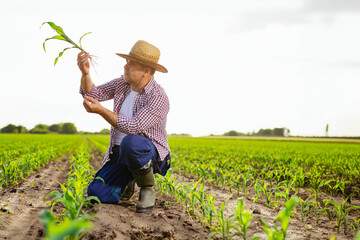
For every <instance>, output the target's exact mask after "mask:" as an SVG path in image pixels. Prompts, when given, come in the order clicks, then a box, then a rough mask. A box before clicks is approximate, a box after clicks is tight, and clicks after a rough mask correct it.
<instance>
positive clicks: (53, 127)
mask: <svg viewBox="0 0 360 240" xmlns="http://www.w3.org/2000/svg"><path fill="white" fill-rule="evenodd" d="M49 130H50V132H57V133H58V132H60V130H61V124H59V123H58V124H53V125H51V126H50V127H49Z"/></svg>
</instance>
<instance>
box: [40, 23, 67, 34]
mask: <svg viewBox="0 0 360 240" xmlns="http://www.w3.org/2000/svg"><path fill="white" fill-rule="evenodd" d="M45 23H47V24H49V26H50V27H51V28H52V29H54V30H55V31H56V32H57V33H58V34H60V35H62V34H64V30H63V29H62V28H61V27H60V26H57V25H56V24H55V23H53V22H43V24H41V26H43V25H44V24H45Z"/></svg>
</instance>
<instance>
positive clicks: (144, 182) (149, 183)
mask: <svg viewBox="0 0 360 240" xmlns="http://www.w3.org/2000/svg"><path fill="white" fill-rule="evenodd" d="M133 175H134V178H135V181H136V183H137V185H138V186H139V187H140V194H139V201H138V202H137V205H136V212H138V213H142V212H146V211H149V210H151V209H152V208H153V207H154V205H155V190H154V185H155V178H154V174H153V171H152V169H151V171H149V172H148V173H146V174H145V175H138V174H133Z"/></svg>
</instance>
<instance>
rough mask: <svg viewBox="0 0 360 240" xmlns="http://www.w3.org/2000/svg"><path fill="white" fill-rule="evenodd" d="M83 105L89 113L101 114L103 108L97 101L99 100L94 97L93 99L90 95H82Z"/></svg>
mask: <svg viewBox="0 0 360 240" xmlns="http://www.w3.org/2000/svg"><path fill="white" fill-rule="evenodd" d="M83 105H84V107H85V109H86V111H87V112H89V113H98V114H101V112H102V111H103V109H104V107H103V106H102V105H101V104H100V103H99V101H97V100H96V99H94V98H92V97H87V96H85V97H84V102H83Z"/></svg>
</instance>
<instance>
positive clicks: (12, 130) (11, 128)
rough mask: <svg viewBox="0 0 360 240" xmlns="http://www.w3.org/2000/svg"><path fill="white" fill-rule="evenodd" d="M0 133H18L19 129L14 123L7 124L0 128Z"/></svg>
mask: <svg viewBox="0 0 360 240" xmlns="http://www.w3.org/2000/svg"><path fill="white" fill-rule="evenodd" d="M1 132H2V133H18V132H19V130H18V129H17V127H16V126H15V125H14V124H11V123H10V124H8V125H6V126H5V127H3V128H2V129H1Z"/></svg>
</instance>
